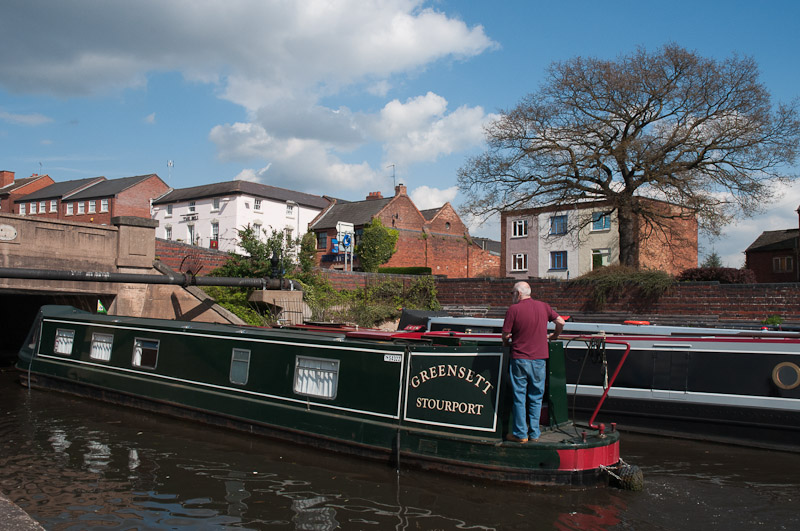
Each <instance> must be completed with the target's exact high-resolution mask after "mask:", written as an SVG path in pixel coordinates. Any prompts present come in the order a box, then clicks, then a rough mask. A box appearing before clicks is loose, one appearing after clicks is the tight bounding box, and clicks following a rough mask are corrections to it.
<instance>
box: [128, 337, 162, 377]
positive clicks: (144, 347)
mask: <svg viewBox="0 0 800 531" xmlns="http://www.w3.org/2000/svg"><path fill="white" fill-rule="evenodd" d="M157 360H158V341H156V340H154V339H139V338H136V339H135V340H134V342H133V366H134V367H146V368H148V369H155V368H156V361H157Z"/></svg>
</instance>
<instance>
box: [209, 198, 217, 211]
mask: <svg viewBox="0 0 800 531" xmlns="http://www.w3.org/2000/svg"><path fill="white" fill-rule="evenodd" d="M211 209H212V210H219V197H215V198H214V199H212V200H211Z"/></svg>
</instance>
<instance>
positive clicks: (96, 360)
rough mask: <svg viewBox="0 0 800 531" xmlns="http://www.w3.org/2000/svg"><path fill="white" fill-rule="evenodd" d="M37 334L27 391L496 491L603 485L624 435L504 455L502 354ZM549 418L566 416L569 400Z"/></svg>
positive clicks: (107, 333)
mask: <svg viewBox="0 0 800 531" xmlns="http://www.w3.org/2000/svg"><path fill="white" fill-rule="evenodd" d="M34 328H35V330H34V331H33V333H32V337H31V338H30V339H29V341H28V344H27V345H26V347H27V348H23V351H21V352H20V360H19V363H18V368H19V369H20V371H21V381H22V382H23V383H25V384H26V385H30V386H31V387H37V388H48V389H56V390H61V391H66V392H70V393H73V394H78V395H82V396H86V397H89V398H93V399H99V400H103V401H107V402H111V403H116V404H120V405H122V406H124V407H135V408H139V409H144V410H149V411H154V412H158V413H161V414H167V415H172V416H176V417H182V418H187V419H192V420H198V421H202V422H206V423H209V424H213V425H216V426H221V427H227V428H234V429H238V430H241V431H246V432H248V433H253V434H259V435H267V436H270V437H273V438H278V439H282V440H286V441H291V442H296V443H301V444H305V445H309V446H313V447H317V448H322V449H326V450H333V451H337V452H345V453H350V454H353V455H358V456H363V457H367V458H371V459H379V460H383V461H386V462H390V463H395V464H396V465H402V466H410V467H417V468H422V469H426V470H436V471H443V472H449V473H455V474H460V475H466V476H472V477H477V478H486V479H492V480H501V481H508V482H520V483H527V484H568V485H592V484H604V483H606V482H607V481H608V475H607V473H606V470H607V468H608V467H613V466H614V465H616V464H617V463H618V462H619V434H618V433H616V432H608V433H599V432H597V431H596V430H580V429H576V428H575V427H574V426H572V425H571V424H570V423H568V422H562V423H560V424H558V425H553V426H551V427H550V428H549V429H548V428H547V427H545V435H543V437H542V440H541V442H540V443H537V444H524V445H523V444H517V443H508V442H505V441H503V435H504V433H505V431H506V426H507V425H508V421H509V419H508V413H507V410H508V408H507V404H506V402H505V401H506V399H507V397H506V393H505V389H504V388H503V383H502V378H501V375H502V373H503V371H504V358H503V352H502V349H498V348H496V347H480V346H471V347H435V346H431V345H415V346H408V345H397V344H394V343H391V342H385V341H352V340H347V339H346V338H344V337H341V336H337V335H333V336H332V335H331V334H313V333H297V332H286V331H278V330H257V329H248V328H240V327H231V326H220V325H186V323H183V324H181V323H178V324H176V323H174V322H171V321H158V320H142V319H132V318H120V317H111V316H95V315H92V314H85V313H82V312H77V311H70V310H66V309H64V308H62V307H56V308H50V309H46V308H45V309H43V311H42V313H41V316H40V319H39V321H38V324H37V325H36V326H35V327H34ZM112 336H113V337H112ZM104 341H105V342H106V343H103V342H104ZM112 341H113V346H111V342H112ZM104 345H105V346H104ZM68 347H69V348H68ZM104 349H105V350H104ZM245 352H247V356H246V359H247V374H246V375H243V373H241V371H240V370H239V369H240V368H241V364H239V363H237V362H238V361H241V359H244V358H245V356H244V353H245ZM237 357H238V358H239V359H238V360H237ZM232 360H233V361H232ZM562 365H563V360H562ZM334 367H335V370H334ZM561 370H562V372H563V368H562V369H561ZM326 371H327V372H326ZM309 375H311V376H309ZM315 375H316V376H315ZM320 375H321V376H320ZM317 377H319V378H318V379H317V380H314V378H317ZM562 379H563V378H562ZM562 391H563V389H562ZM551 398H552V397H551ZM548 407H549V409H553V410H555V409H559V408H563V399H562V400H561V401H560V402H558V403H555V402H552V401H551V402H549V403H548Z"/></svg>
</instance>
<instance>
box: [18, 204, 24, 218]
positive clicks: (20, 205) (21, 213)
mask: <svg viewBox="0 0 800 531" xmlns="http://www.w3.org/2000/svg"><path fill="white" fill-rule="evenodd" d="M19 215H20V216H24V215H25V203H20V204H19Z"/></svg>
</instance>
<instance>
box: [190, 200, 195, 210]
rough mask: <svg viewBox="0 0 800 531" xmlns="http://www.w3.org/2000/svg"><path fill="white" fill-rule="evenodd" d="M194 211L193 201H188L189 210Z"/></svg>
mask: <svg viewBox="0 0 800 531" xmlns="http://www.w3.org/2000/svg"><path fill="white" fill-rule="evenodd" d="M194 211H195V202H194V201H189V212H194Z"/></svg>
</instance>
